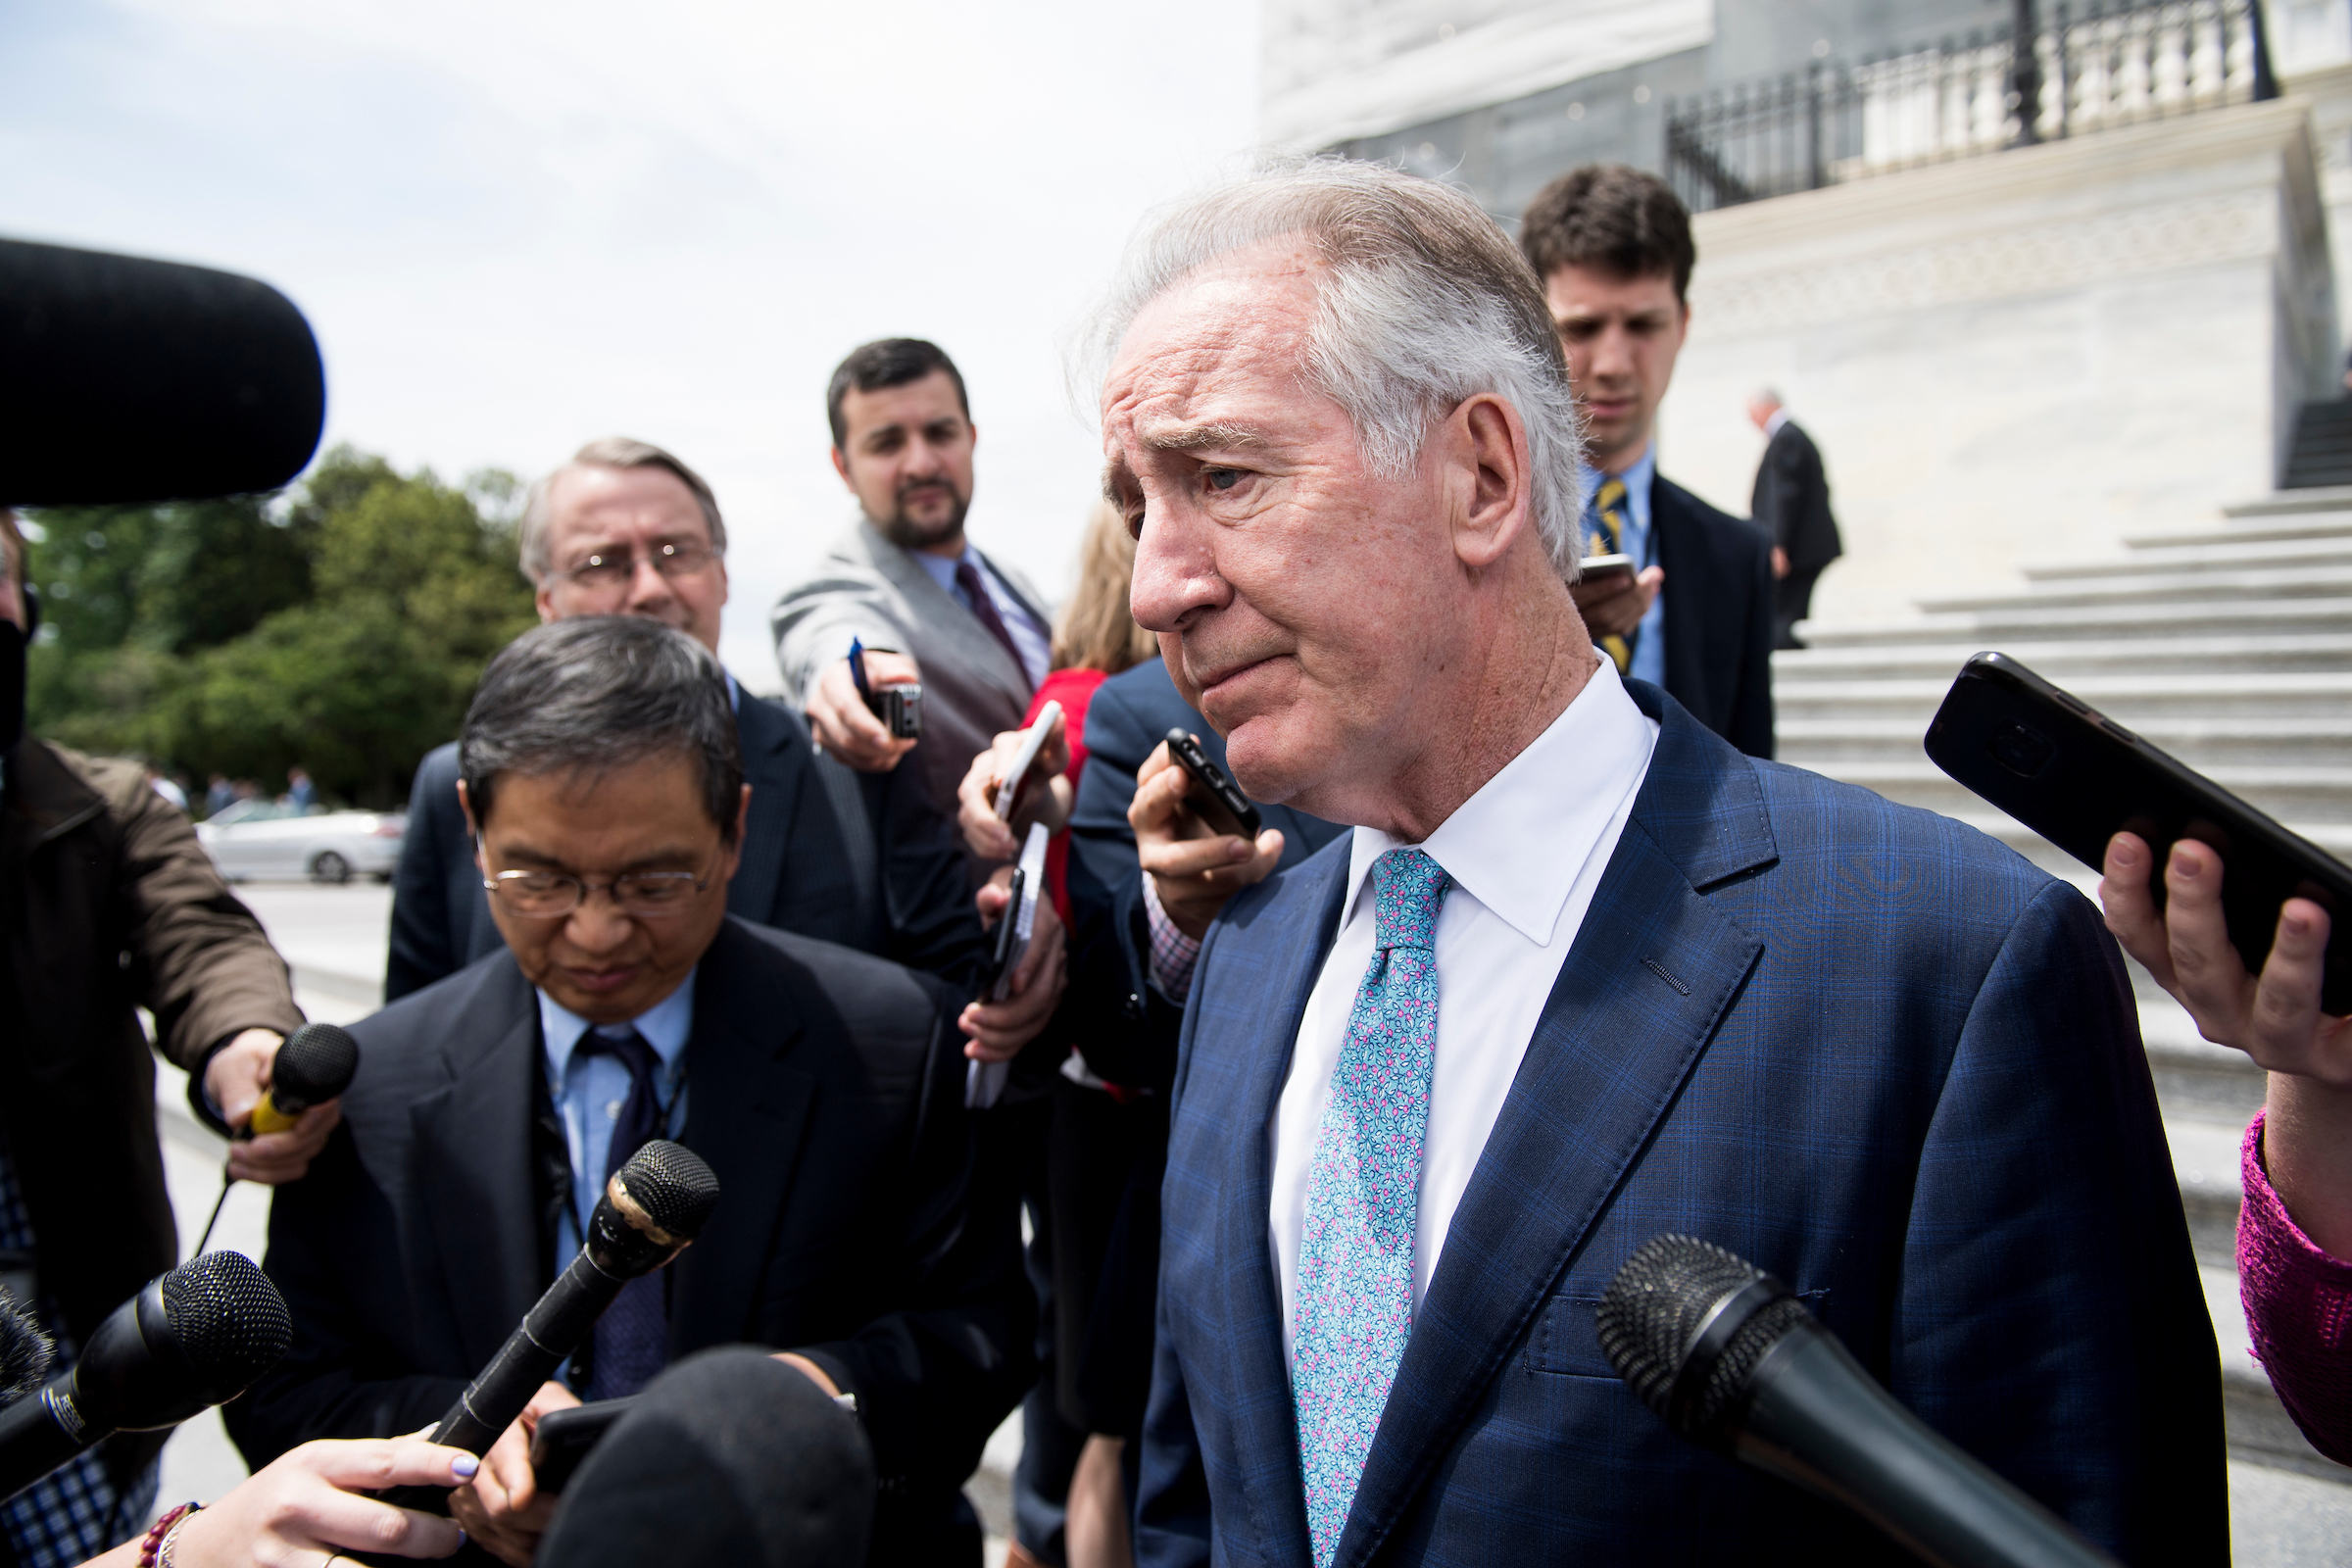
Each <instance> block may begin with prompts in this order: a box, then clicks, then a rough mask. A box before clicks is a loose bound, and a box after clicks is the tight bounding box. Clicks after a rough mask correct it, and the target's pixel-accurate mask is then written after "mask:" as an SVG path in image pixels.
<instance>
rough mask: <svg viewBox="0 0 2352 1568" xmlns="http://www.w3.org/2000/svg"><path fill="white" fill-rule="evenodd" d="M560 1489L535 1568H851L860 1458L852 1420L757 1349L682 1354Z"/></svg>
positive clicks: (863, 1481)
mask: <svg viewBox="0 0 2352 1568" xmlns="http://www.w3.org/2000/svg"><path fill="white" fill-rule="evenodd" d="M630 1403H631V1405H632V1406H633V1408H631V1409H630V1411H629V1412H628V1414H626V1415H624V1416H622V1417H621V1418H620V1420H619V1421H618V1422H617V1423H616V1424H615V1425H614V1426H613V1430H612V1431H611V1432H610V1433H608V1434H607V1435H606V1436H605V1438H604V1440H603V1441H602V1442H601V1443H599V1444H598V1445H597V1446H596V1447H595V1448H594V1449H593V1450H592V1451H591V1452H590V1453H589V1455H588V1457H587V1458H586V1459H585V1460H583V1461H581V1464H580V1468H579V1471H578V1473H577V1474H575V1475H574V1476H573V1477H572V1479H571V1485H570V1486H568V1487H566V1488H565V1489H564V1501H563V1504H562V1505H561V1506H560V1507H559V1508H558V1509H557V1510H556V1518H555V1523H554V1524H552V1525H551V1526H549V1527H548V1532H547V1536H546V1538H545V1539H544V1540H543V1541H541V1543H540V1544H539V1556H538V1561H539V1563H540V1564H541V1565H543V1568H623V1565H632V1568H633V1565H635V1564H640V1563H649V1562H658V1563H661V1564H662V1565H663V1568H858V1564H861V1563H863V1562H864V1561H865V1560H866V1545H867V1542H868V1539H869V1537H870V1535H871V1533H872V1530H873V1517H874V1459H873V1451H872V1449H871V1448H869V1447H868V1446H867V1445H866V1441H865V1433H864V1431H863V1430H862V1429H861V1428H859V1426H858V1418H857V1417H856V1416H854V1415H852V1414H850V1413H849V1412H848V1411H847V1410H844V1409H841V1408H840V1407H839V1406H838V1405H836V1404H835V1403H834V1402H833V1400H832V1399H830V1398H828V1397H826V1396H825V1393H824V1391H823V1390H821V1389H819V1388H818V1387H817V1386H816V1385H815V1384H814V1383H811V1382H810V1381H809V1379H808V1378H807V1377H805V1376H803V1375H802V1374H801V1373H799V1372H797V1371H795V1370H793V1369H792V1368H791V1367H788V1366H786V1365H784V1364H783V1363H782V1362H780V1361H778V1360H776V1359H775V1358H774V1357H773V1356H771V1355H769V1354H767V1353H766V1352H765V1351H763V1350H756V1349H752V1348H747V1347H744V1346H727V1347H724V1348H718V1349H711V1350H704V1351H702V1352H700V1353H698V1354H695V1355H690V1356H688V1357H686V1358H685V1359H684V1360H682V1361H680V1362H679V1363H678V1364H677V1365H676V1366H673V1367H671V1368H670V1369H669V1370H668V1371H666V1372H664V1373H662V1375H661V1376H660V1377H658V1378H656V1379H654V1381H653V1382H651V1383H649V1384H647V1385H646V1387H645V1392H644V1393H642V1394H640V1395H638V1396H637V1397H635V1398H634V1399H632V1400H631V1401H630Z"/></svg>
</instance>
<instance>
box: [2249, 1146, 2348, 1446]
mask: <svg viewBox="0 0 2352 1568" xmlns="http://www.w3.org/2000/svg"><path fill="white" fill-rule="evenodd" d="M2239 1165H2240V1174H2241V1176H2242V1178H2243V1180H2244V1183H2245V1202H2244V1204H2243V1206H2241V1207H2240V1208H2239V1209H2238V1214H2237V1289H2238V1294H2239V1296H2240V1298H2241V1299H2243V1300H2244V1301H2245V1305H2246V1326H2247V1328H2248V1329H2249V1330H2250V1331H2251V1332H2252V1335H2253V1340H2254V1354H2255V1356H2256V1357H2257V1358H2258V1359H2259V1360H2260V1361H2261V1362H2262V1364H2263V1367H2264V1369H2265V1370H2267V1371H2268V1372H2269V1373H2270V1375H2271V1386H2272V1387H2273V1388H2275V1389H2277V1390H2278V1399H2279V1402H2280V1403H2282V1404H2284V1405H2285V1406H2286V1411H2287V1414H2289V1415H2291V1416H2293V1417H2294V1418H2295V1425H2297V1426H2299V1427H2301V1428H2302V1429H2303V1435H2304V1436H2305V1437H2307V1438H2309V1439H2310V1440H2311V1445H2312V1446H2313V1447H2315V1448H2317V1449H2319V1450H2320V1451H2321V1452H2322V1453H2324V1454H2326V1455H2327V1457H2328V1458H2330V1459H2333V1460H2335V1461H2336V1462H2337V1463H2339V1464H2352V1343H2348V1342H2352V1263H2347V1262H2345V1261H2344V1260H2343V1259H2341V1258H2337V1257H2331V1256H2329V1255H2328V1254H2327V1253H2326V1252H2324V1251H2322V1250H2320V1249H2319V1247H2318V1246H2317V1245H2316V1244H2315V1243H2313V1241H2312V1240H2311V1238H2310V1237H2308V1236H2306V1235H2304V1234H2303V1232H2302V1230H2301V1228H2300V1227H2298V1226H2297V1225H2296V1224H2295V1222H2294V1219H2293V1218H2292V1217H2291V1216H2290V1215H2289V1214H2288V1213H2287V1211H2286V1205H2285V1204H2284V1203H2282V1202H2280V1201H2279V1200H2278V1193H2277V1192H2276V1191H2274V1190H2273V1189H2272V1187H2271V1178H2270V1172H2269V1171H2268V1170H2267V1169H2266V1168H2265V1167H2264V1165H2263V1162H2262V1117H2261V1116H2260V1115H2257V1116H2255V1118H2254V1125H2252V1126H2251V1127H2248V1128H2247V1129H2246V1142H2245V1147H2244V1149H2243V1150H2242V1151H2241V1152H2240V1153H2239Z"/></svg>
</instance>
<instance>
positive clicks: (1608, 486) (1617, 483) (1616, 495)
mask: <svg viewBox="0 0 2352 1568" xmlns="http://www.w3.org/2000/svg"><path fill="white" fill-rule="evenodd" d="M1624 502H1625V481H1624V480H1623V479H1604V480H1602V481H1601V485H1600V489H1599V490H1598V491H1597V492H1596V493H1595V494H1594V495H1593V505H1594V506H1596V507H1598V508H1600V510H1601V511H1603V512H1614V511H1615V510H1617V508H1618V507H1619V506H1621V505H1623V504H1624Z"/></svg>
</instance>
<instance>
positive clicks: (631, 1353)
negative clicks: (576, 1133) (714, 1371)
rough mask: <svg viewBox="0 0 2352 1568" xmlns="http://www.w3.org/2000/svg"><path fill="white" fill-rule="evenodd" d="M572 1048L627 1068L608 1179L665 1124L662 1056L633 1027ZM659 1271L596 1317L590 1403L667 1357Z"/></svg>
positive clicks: (647, 1375)
mask: <svg viewBox="0 0 2352 1568" xmlns="http://www.w3.org/2000/svg"><path fill="white" fill-rule="evenodd" d="M574 1049H575V1050H576V1051H577V1052H578V1053H579V1054H581V1055H584V1056H594V1055H608V1056H611V1057H613V1059H614V1060H615V1061H618V1062H619V1063H620V1064H621V1065H622V1066H624V1067H626V1068H628V1069H629V1098H628V1099H626V1100H624V1101H622V1102H621V1103H620V1113H619V1114H618V1115H617V1116H616V1117H614V1118H613V1144H612V1147H611V1149H610V1150H609V1151H608V1152H606V1154H605V1181H606V1183H607V1184H610V1183H611V1182H612V1180H613V1172H614V1171H616V1170H618V1169H620V1167H621V1166H623V1165H625V1164H627V1163H628V1162H629V1156H630V1155H631V1154H634V1153H636V1152H637V1151H638V1150H639V1149H641V1148H643V1147H644V1146H645V1145H646V1144H647V1143H648V1142H650V1141H651V1140H653V1139H656V1138H659V1137H661V1136H662V1134H663V1133H664V1132H665V1131H667V1130H668V1129H667V1126H666V1118H665V1117H664V1116H663V1115H662V1099H661V1095H660V1094H659V1093H658V1092H657V1090H656V1088H655V1083H656V1080H657V1079H658V1078H659V1076H660V1074H661V1071H662V1058H661V1056H660V1055H659V1054H656V1052H655V1051H654V1048H653V1047H652V1046H649V1045H647V1044H646V1043H645V1037H644V1036H643V1035H641V1034H639V1033H638V1032H637V1031H636V1030H634V1029H632V1030H630V1031H629V1032H628V1033H627V1034H625V1035H620V1036H613V1035H607V1034H600V1033H599V1032H597V1031H596V1030H594V1029H591V1030H589V1031H588V1032H587V1033H586V1034H585V1035H582V1036H581V1037H580V1043H579V1045H578V1046H577V1047H576V1048H574ZM593 1113H594V1112H593V1111H591V1114H593ZM600 1190H601V1189H600ZM592 1345H593V1348H592V1349H591V1351H590V1352H589V1361H588V1388H587V1393H586V1397H587V1398H588V1400H589V1401H590V1402H591V1403H593V1402H594V1401H596V1400H598V1399H617V1398H619V1397H622V1396H623V1395H628V1394H635V1393H636V1392H637V1391H638V1390H639V1389H642V1388H644V1387H645V1385H646V1384H647V1383H649V1382H651V1381H652V1379H653V1376H654V1374H655V1373H657V1372H659V1371H661V1370H662V1366H663V1364H664V1363H666V1362H667V1361H668V1359H669V1310H668V1306H667V1298H666V1296H665V1294H664V1292H663V1288H662V1270H660V1269H657V1270H655V1271H654V1272H653V1273H651V1274H647V1275H645V1276H643V1277H642V1278H639V1279H633V1280H631V1281H629V1283H628V1284H626V1285H624V1286H622V1287H621V1288H620V1295H619V1296H618V1297H616V1298H615V1299H613V1304H612V1305H611V1306H609V1307H607V1308H605V1315H604V1316H603V1317H600V1318H598V1319H597V1320H596V1337H595V1339H594V1341H593V1342H592Z"/></svg>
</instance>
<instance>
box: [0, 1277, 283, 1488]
mask: <svg viewBox="0 0 2352 1568" xmlns="http://www.w3.org/2000/svg"><path fill="white" fill-rule="evenodd" d="M293 1339H294V1326H293V1324H292V1322H291V1321H290V1320H289V1319H288V1318H287V1316H286V1303H285V1302H284V1301H283V1300H281V1299H279V1297H278V1294H277V1288H276V1287H275V1286H273V1285H271V1284H270V1280H269V1277H268V1276H267V1275H265V1274H264V1273H263V1272H262V1271H261V1269H260V1268H259V1267H257V1266H256V1265H255V1264H254V1261H253V1260H252V1259H251V1258H249V1257H247V1256H246V1255H245V1254H244V1253H242V1252H207V1253H205V1254H204V1255H203V1256H202V1257H198V1258H194V1259H191V1260H190V1261H188V1262H185V1263H182V1264H180V1265H179V1267H177V1268H175V1269H173V1270H172V1272H170V1273H169V1274H164V1275H161V1276H159V1277H157V1278H156V1279H153V1280H150V1281H149V1282H148V1284H147V1288H146V1289H145V1290H143V1291H141V1292H139V1294H138V1295H136V1296H134V1297H132V1298H131V1299H129V1300H127V1301H125V1302H123V1304H122V1305H121V1306H119V1307H117V1308H115V1310H114V1311H113V1312H112V1313H111V1314H109V1315H108V1317H107V1319H106V1321H105V1322H103V1323H101V1324H99V1325H98V1328H97V1330H96V1332H94V1333H93V1334H91V1336H90V1343H89V1344H88V1345H87V1346H86V1347H84V1348H83V1349H82V1352H81V1359H79V1360H78V1361H76V1362H74V1363H73V1370H71V1371H69V1372H65V1373H62V1374H60V1375H59V1376H57V1377H54V1378H52V1379H50V1380H49V1382H48V1384H47V1385H46V1386H45V1387H43V1388H42V1389H41V1391H40V1393H39V1394H37V1395H33V1396H30V1397H25V1398H23V1399H19V1400H18V1401H17V1402H16V1403H14V1404H12V1405H10V1406H9V1407H8V1408H7V1409H5V1410H0V1498H4V1497H12V1496H14V1495H17V1494H18V1493H20V1492H22V1491H24V1490H25V1488H26V1487H29V1486H31V1485H32V1484H33V1483H34V1482H35V1481H38V1480H40V1479H41V1477H43V1476H45V1475H47V1474H48V1473H49V1472H50V1471H52V1470H54V1469H56V1468H57V1467H58V1466H59V1465H61V1464H63V1463H65V1462H66V1461H67V1460H68V1459H71V1458H73V1456H74V1455H75V1454H77V1453H79V1452H81V1451H82V1449H84V1448H87V1447H89V1446H91V1445H92V1444H94V1443H97V1442H99V1441H100V1440H101V1439H103V1438H106V1437H108V1436H110V1435H111V1434H113V1433H116V1432H152V1431H155V1430H156V1429H158V1428H161V1427H172V1426H177V1425H178V1424H179V1423H180V1422H182V1421H185V1420H186V1419H187V1418H188V1417H190V1416H192V1415H194V1414H196V1413H197V1412H198V1411H200V1410H203V1409H205V1408H206V1407H207V1406H210V1405H216V1404H220V1403H221V1402H222V1401H224V1400H228V1399H233V1398H235V1397H237V1396H238V1395H240V1394H242V1393H244V1392H245V1387H246V1385H247V1384H249V1383H251V1382H252V1381H253V1380H254V1379H255V1378H258V1377H260V1376H261V1375H262V1374H263V1373H264V1372H267V1371H269V1370H270V1368H271V1367H272V1366H274V1365H276V1364H277V1358H278V1357H279V1356H281V1355H283V1354H285V1353H286V1347H287V1346H288V1345H289V1344H291V1343H293Z"/></svg>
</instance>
